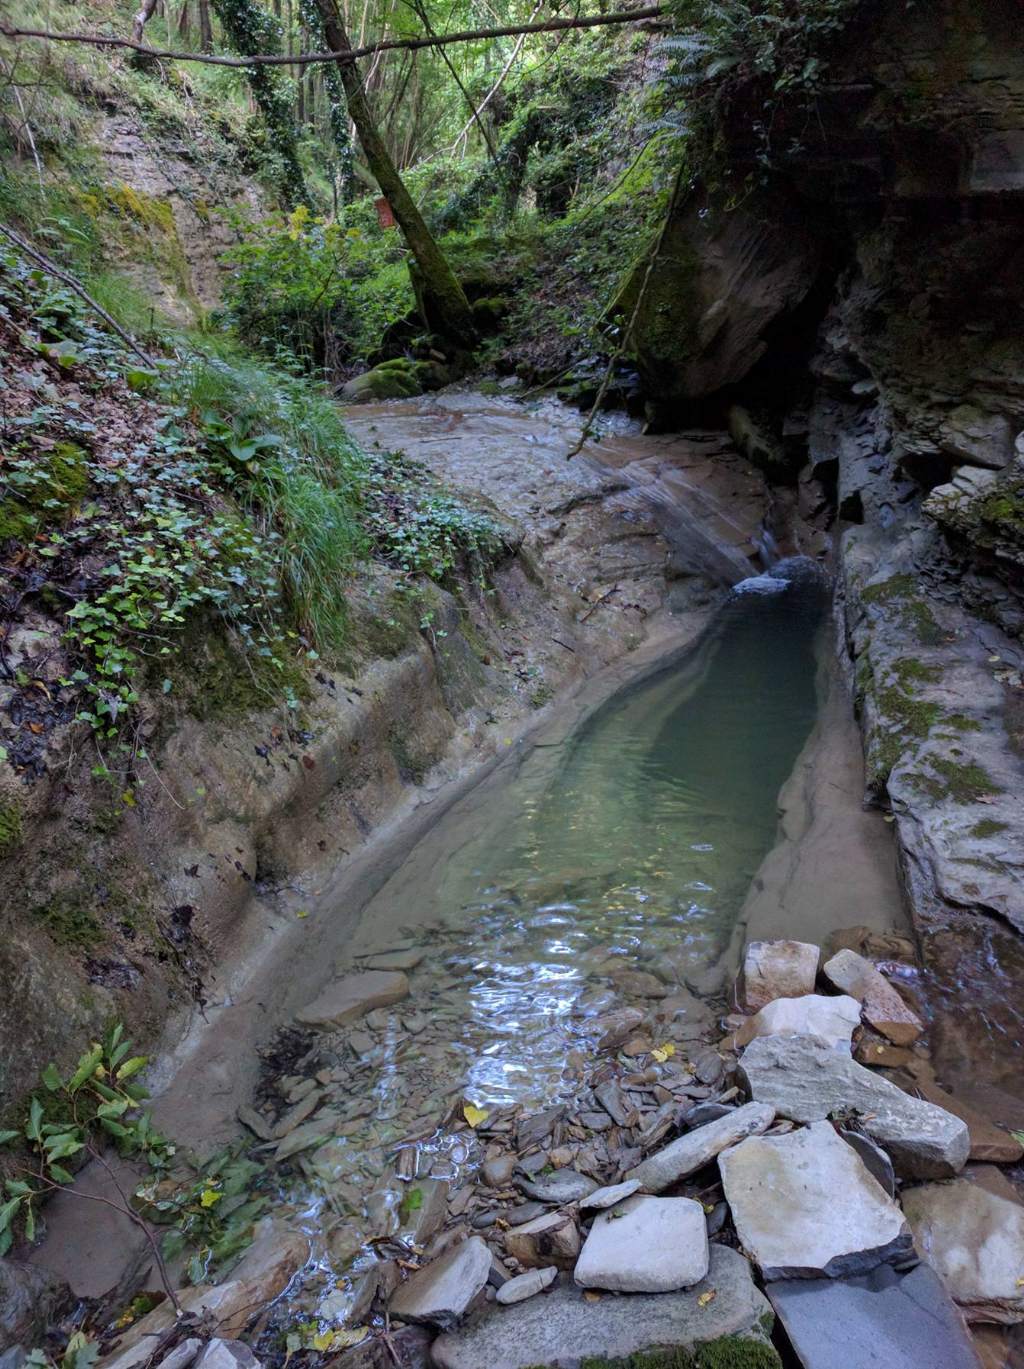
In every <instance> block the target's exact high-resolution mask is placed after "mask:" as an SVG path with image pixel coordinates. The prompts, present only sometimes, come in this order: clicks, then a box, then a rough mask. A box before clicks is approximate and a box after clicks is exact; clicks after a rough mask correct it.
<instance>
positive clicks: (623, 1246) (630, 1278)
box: [573, 1194, 710, 1293]
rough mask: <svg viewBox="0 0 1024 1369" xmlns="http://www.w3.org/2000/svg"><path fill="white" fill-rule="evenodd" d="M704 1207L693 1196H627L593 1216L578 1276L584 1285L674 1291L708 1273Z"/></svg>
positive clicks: (619, 1290)
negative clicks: (623, 1200) (621, 1201)
mask: <svg viewBox="0 0 1024 1369" xmlns="http://www.w3.org/2000/svg"><path fill="white" fill-rule="evenodd" d="M709 1259H710V1256H709V1254H708V1232H707V1223H706V1222H705V1220H704V1209H703V1208H702V1207H701V1205H700V1203H695V1202H694V1201H693V1199H692V1198H648V1197H645V1196H644V1195H642V1194H638V1195H636V1196H635V1197H632V1198H627V1199H626V1201H625V1202H624V1203H620V1204H619V1205H618V1206H617V1207H613V1208H610V1209H609V1210H608V1211H606V1212H602V1213H600V1214H599V1215H598V1217H596V1218H595V1220H594V1225H593V1226H592V1227H591V1228H590V1235H589V1236H588V1237H587V1239H586V1243H585V1245H584V1246H583V1252H582V1254H581V1255H580V1257H579V1260H578V1261H577V1263H576V1270H575V1273H574V1274H573V1278H574V1279H575V1281H576V1282H577V1283H578V1284H579V1285H580V1287H581V1288H607V1289H611V1290H612V1291H613V1292H616V1293H672V1292H674V1291H675V1290H676V1289H678V1288H690V1287H692V1286H693V1284H695V1283H700V1281H701V1279H703V1278H704V1276H705V1275H706V1274H707V1272H708V1261H709Z"/></svg>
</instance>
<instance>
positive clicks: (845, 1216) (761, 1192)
mask: <svg viewBox="0 0 1024 1369" xmlns="http://www.w3.org/2000/svg"><path fill="white" fill-rule="evenodd" d="M719 1165H720V1167H721V1170H722V1187H723V1189H724V1192H725V1200H726V1202H727V1203H728V1204H729V1206H730V1208H731V1209H732V1215H733V1220H734V1221H735V1223H736V1234H737V1235H738V1236H739V1238H740V1242H741V1244H742V1246H743V1249H744V1250H745V1251H747V1253H748V1254H749V1255H750V1256H751V1257H752V1258H753V1259H754V1260H755V1261H756V1262H757V1264H758V1265H759V1266H760V1268H761V1272H762V1274H763V1275H764V1277H765V1278H766V1279H769V1280H770V1279H808V1278H817V1277H820V1276H824V1277H825V1278H838V1277H840V1276H842V1275H844V1274H863V1273H866V1272H867V1271H868V1270H870V1269H873V1268H874V1267H875V1266H876V1265H879V1264H883V1263H886V1262H891V1261H894V1260H901V1259H906V1258H907V1256H909V1255H912V1254H913V1249H914V1246H913V1240H912V1238H911V1235H910V1228H909V1227H908V1226H907V1223H906V1221H905V1220H904V1217H903V1213H902V1212H901V1211H900V1209H899V1208H898V1207H897V1206H896V1204H895V1203H894V1202H893V1200H892V1199H891V1198H890V1197H889V1195H888V1194H887V1193H886V1192H885V1190H884V1189H883V1188H882V1187H881V1185H880V1184H879V1183H878V1181H877V1180H876V1179H873V1178H872V1177H871V1175H870V1174H869V1173H868V1171H867V1169H866V1168H865V1166H864V1162H863V1161H862V1160H861V1158H860V1156H859V1155H858V1154H857V1152H856V1151H855V1150H854V1149H853V1147H852V1146H849V1145H847V1143H846V1142H845V1141H844V1140H843V1139H842V1137H840V1136H837V1135H836V1132H835V1131H834V1130H833V1127H832V1124H831V1123H830V1122H816V1123H815V1124H814V1125H813V1126H809V1127H805V1128H803V1129H801V1130H800V1131H791V1132H789V1133H788V1134H787V1135H784V1136H750V1137H748V1138H747V1140H745V1141H743V1142H741V1144H740V1145H738V1146H734V1147H733V1149H732V1150H729V1151H726V1153H725V1154H724V1155H722V1156H721V1157H720V1159H719Z"/></svg>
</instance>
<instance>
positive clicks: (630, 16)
mask: <svg viewBox="0 0 1024 1369" xmlns="http://www.w3.org/2000/svg"><path fill="white" fill-rule="evenodd" d="M663 12H664V11H663V9H662V6H661V5H645V6H644V8H643V9H638V10H628V11H626V12H624V13H623V12H619V13H616V14H594V15H590V16H588V17H587V18H585V19H545V20H542V21H541V22H538V23H535V24H504V25H502V26H501V27H500V28H493V29H464V30H462V31H460V32H459V33H442V34H438V35H437V37H435V38H388V39H384V40H382V41H381V42H379V43H371V44H370V45H369V46H367V47H361V48H353V49H352V50H351V51H349V52H297V53H287V52H285V53H278V52H258V53H251V54H249V55H247V56H244V57H220V56H214V55H213V54H210V53H202V52H176V51H174V50H172V49H169V48H151V47H147V46H146V44H145V43H136V42H134V41H133V40H132V39H131V38H115V37H113V36H112V35H108V34H104V33H57V32H54V31H53V30H50V29H28V28H16V27H15V26H14V25H13V24H6V23H0V34H3V35H4V37H6V38H41V39H43V40H44V41H45V42H48V43H78V44H85V45H86V46H88V47H98V48H128V49H130V50H131V51H132V52H140V53H142V55H143V56H144V57H161V58H165V59H166V60H168V61H172V62H199V63H201V64H203V65H206V66H216V67H239V68H241V69H242V70H243V71H244V70H245V69H246V68H247V67H260V66H308V65H310V64H311V63H315V62H338V61H341V60H351V59H352V58H355V57H370V56H371V55H372V54H374V53H377V52H390V51H392V50H393V49H396V48H409V49H413V50H415V49H416V48H436V47H443V46H445V45H446V44H448V43H474V42H479V41H481V40H483V39H487V38H512V37H514V36H515V35H516V34H519V33H557V32H558V31H559V30H561V29H590V28H597V27H599V26H601V25H605V24H632V23H635V22H636V21H637V20H639V19H657V18H659V17H660V16H661V14H662V13H663Z"/></svg>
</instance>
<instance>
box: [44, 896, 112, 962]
mask: <svg viewBox="0 0 1024 1369" xmlns="http://www.w3.org/2000/svg"><path fill="white" fill-rule="evenodd" d="M32 914H33V916H34V917H37V918H39V920H40V921H41V922H43V923H44V924H45V926H46V930H47V931H48V932H49V934H50V935H51V936H52V937H53V939H54V941H56V942H58V943H59V944H60V945H62V946H78V947H82V948H86V947H92V946H95V945H97V944H98V943H99V942H100V941H101V940H102V939H103V929H102V927H101V926H100V924H99V922H98V921H97V920H96V917H95V916H94V914H93V912H92V909H91V907H90V906H89V902H88V900H87V896H86V894H85V893H84V891H77V890H76V891H72V892H70V893H60V894H55V895H53V896H52V897H51V898H50V899H48V900H47V902H46V903H38V904H36V905H35V907H34V908H33V909H32Z"/></svg>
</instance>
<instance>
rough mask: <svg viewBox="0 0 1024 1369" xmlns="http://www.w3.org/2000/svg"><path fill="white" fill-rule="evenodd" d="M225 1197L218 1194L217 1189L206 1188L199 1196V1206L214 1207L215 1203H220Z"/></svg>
mask: <svg viewBox="0 0 1024 1369" xmlns="http://www.w3.org/2000/svg"><path fill="white" fill-rule="evenodd" d="M223 1197H224V1194H223V1193H218V1192H217V1190H216V1189H215V1188H205V1189H203V1191H202V1193H200V1195H199V1206H200V1207H213V1205H214V1203H219V1202H220V1200H221V1198H223Z"/></svg>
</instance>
